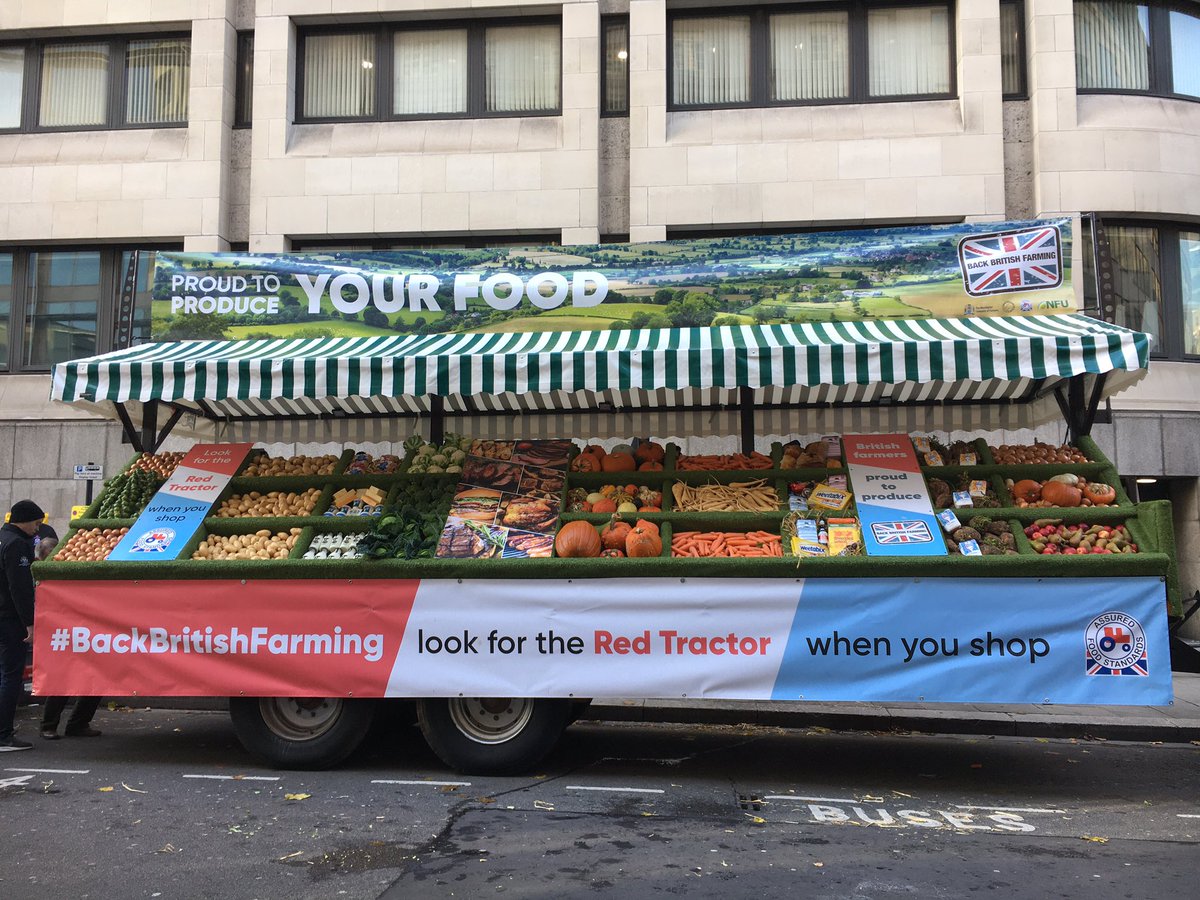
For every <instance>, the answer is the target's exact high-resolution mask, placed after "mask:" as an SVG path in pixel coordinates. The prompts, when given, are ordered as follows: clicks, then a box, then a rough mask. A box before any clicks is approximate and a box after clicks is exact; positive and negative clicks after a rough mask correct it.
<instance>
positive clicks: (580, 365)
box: [52, 314, 1150, 440]
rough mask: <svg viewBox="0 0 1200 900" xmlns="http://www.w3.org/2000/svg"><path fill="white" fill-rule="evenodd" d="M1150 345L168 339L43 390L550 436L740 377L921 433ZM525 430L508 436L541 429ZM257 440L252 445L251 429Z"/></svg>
mask: <svg viewBox="0 0 1200 900" xmlns="http://www.w3.org/2000/svg"><path fill="white" fill-rule="evenodd" d="M1149 346H1150V338H1149V336H1148V335H1145V334H1141V333H1138V332H1133V331H1129V330H1127V329H1124V328H1120V327H1118V326H1115V325H1109V324H1106V323H1104V322H1100V321H1097V320H1095V319H1091V318H1088V317H1086V316H1082V315H1074V314H1072V315H1051V316H1013V317H991V318H963V319H921V320H896V319H877V320H868V321H861V322H833V323H820V324H796V325H746V326H728V327H716V328H672V329H643V330H625V331H582V332H536V333H517V334H441V335H408V336H395V337H392V336H381V337H364V338H318V339H303V340H300V339H290V340H284V339H280V340H255V341H182V342H175V343H157V344H147V345H142V346H139V347H133V348H130V349H127V350H120V351H116V352H114V353H108V354H105V355H102V356H95V357H89V358H87V359H80V360H75V361H73V362H69V363H63V364H60V365H58V366H56V367H55V370H54V385H53V394H52V396H53V398H54V399H56V400H61V401H64V402H67V403H72V404H76V405H80V406H83V407H86V408H91V409H94V410H96V411H99V412H101V413H102V414H107V415H110V416H112V415H115V404H128V406H129V408H131V409H136V406H135V404H138V403H145V402H147V401H151V400H158V401H165V402H167V403H169V404H171V405H173V406H175V407H176V408H182V409H184V410H186V411H188V412H193V413H195V414H196V415H197V416H198V417H199V418H202V419H207V420H209V421H210V422H215V423H220V424H223V425H225V426H233V425H239V426H241V425H244V424H245V423H250V422H255V423H259V424H261V423H263V422H268V421H274V422H276V423H278V422H282V421H288V422H291V423H295V422H297V421H300V420H307V421H308V422H309V423H310V425H311V424H312V423H321V422H328V420H330V419H343V420H345V419H354V420H369V419H372V418H378V419H386V418H388V417H394V416H396V415H418V416H419V415H422V414H425V413H428V412H430V411H431V409H432V405H433V404H432V401H431V398H432V397H439V398H441V401H442V403H443V406H444V410H445V412H446V413H448V414H453V415H460V416H473V415H483V414H488V413H491V414H496V413H500V414H503V413H512V414H514V415H516V416H521V418H522V419H526V420H528V419H530V418H532V417H529V416H524V415H522V414H523V413H530V412H551V411H553V412H558V413H562V414H564V415H568V416H569V418H568V419H560V420H559V424H557V425H553V426H549V428H550V430H554V431H556V432H559V433H562V430H563V429H565V428H586V427H587V425H588V423H587V422H586V421H584V420H580V419H579V418H578V417H579V416H580V415H586V414H587V413H589V412H591V411H596V410H604V413H603V416H604V417H607V418H609V419H611V418H612V416H611V410H620V411H624V412H626V413H628V414H630V415H633V414H642V413H653V414H656V415H659V416H660V417H661V415H662V414H663V413H664V412H666V411H669V412H671V414H673V415H676V416H678V415H681V414H693V413H692V412H690V411H699V410H702V409H703V410H708V411H711V410H712V409H714V408H718V407H722V406H728V405H733V404H736V403H737V402H738V396H739V389H741V388H749V389H751V390H752V391H753V392H754V401H755V404H756V405H757V406H759V407H762V408H763V409H764V410H794V409H796V408H797V407H800V408H810V409H813V408H815V409H819V410H824V411H826V412H828V411H829V410H831V409H834V410H841V411H842V413H845V412H846V411H847V410H850V409H856V410H860V411H861V410H862V409H864V408H865V409H871V410H875V412H874V413H868V414H864V415H875V416H878V415H879V412H878V411H879V410H880V409H883V408H888V409H892V410H895V409H900V408H904V409H909V410H910V412H909V413H906V414H901V415H900V417H899V418H897V413H895V412H890V413H889V414H888V416H889V417H890V418H889V421H890V422H891V423H892V424H893V425H895V426H903V425H905V424H906V423H908V425H909V426H910V427H922V426H923V425H924V426H925V427H934V426H928V425H925V423H926V421H927V419H925V418H920V421H917V420H915V419H914V418H913V416H914V415H917V416H918V418H919V416H920V415H924V414H915V413H912V412H911V408H914V407H924V408H927V409H928V408H941V409H945V408H947V407H948V406H953V407H954V408H956V409H958V408H960V407H963V406H971V405H991V406H993V407H994V406H996V405H1000V406H1003V407H1004V408H1006V409H1009V412H1007V413H1005V414H1003V415H1001V416H1000V417H999V418H996V421H995V426H994V427H1027V426H1028V425H1031V424H1035V422H1034V421H1033V420H1035V419H1038V418H1041V419H1045V418H1049V417H1052V416H1053V415H1055V414H1056V412H1055V410H1054V408H1052V407H1053V404H1052V403H1050V402H1049V401H1047V402H1046V403H1045V404H1043V405H1045V406H1046V407H1047V409H1046V410H1044V411H1043V412H1041V413H1037V414H1033V415H1030V414H1029V409H1028V408H1027V409H1026V411H1025V413H1013V412H1012V410H1011V409H1010V408H1012V407H1015V406H1018V405H1021V404H1027V405H1028V404H1031V403H1034V402H1036V401H1038V400H1039V399H1043V400H1044V399H1045V398H1046V397H1047V395H1048V393H1049V388H1050V387H1052V386H1053V385H1054V384H1055V383H1057V382H1058V381H1060V380H1061V379H1064V378H1070V377H1072V376H1076V375H1090V376H1096V375H1099V374H1102V373H1111V374H1110V375H1109V377H1108V378H1107V380H1106V383H1105V394H1106V395H1107V394H1111V393H1114V392H1116V391H1117V390H1120V389H1121V388H1123V387H1126V386H1128V385H1129V384H1131V383H1133V382H1134V381H1136V380H1137V379H1138V378H1140V377H1141V375H1142V370H1143V369H1144V368H1145V366H1146V362H1147V359H1148V356H1149ZM955 415H959V416H960V417H961V416H962V415H963V412H962V410H961V409H959V412H957V413H955ZM980 415H982V416H983V417H984V418H987V416H986V414H984V413H982V412H981V413H978V414H975V413H971V414H969V415H968V416H967V419H966V420H964V421H963V425H964V427H986V423H985V422H979V421H977V419H978V417H979V416H980ZM588 418H589V419H591V417H590V416H589V417H588ZM597 418H599V417H597ZM870 424H871V423H870V422H863V421H859V422H858V425H857V427H863V426H866V425H870ZM877 424H883V425H885V426H886V425H887V422H882V421H880V422H878V423H877ZM529 425H530V423H529V421H525V422H524V423H523V424H522V426H521V427H519V428H517V430H518V431H519V432H520V433H521V434H523V435H527V436H537V434H536V433H535V431H542V432H545V431H546V430H547V429H546V428H541V429H536V430H535V429H531V428H530V427H529ZM628 425H629V423H624V424H622V425H621V426H619V427H620V433H621V434H633V433H639V432H637V431H635V430H634V429H633V428H631V427H627V426H628ZM679 427H681V428H682V427H684V426H682V425H681V426H679ZM689 427H690V426H689ZM825 427H831V426H829V425H826V426H825ZM455 429H456V430H466V429H463V428H460V427H459V426H458V424H457V423H456V425H455ZM493 430H494V429H493ZM652 430H653V431H654V432H655V433H662V430H661V429H660V428H654V429H652ZM785 430H786V429H785ZM241 433H242V434H245V433H246V432H245V429H243V431H242V432H241ZM320 433H322V432H321V431H320V429H317V430H312V431H311V434H313V435H314V436H313V437H311V438H308V439H312V440H317V439H320V438H319V437H318V436H317V435H319V434H320ZM360 433H361V429H360ZM575 433H576V434H580V433H583V432H582V431H577V432H575ZM254 434H255V436H256V438H257V439H264V437H263V435H264V432H263V431H262V429H261V428H260V429H259V430H258V431H257V432H254ZM271 434H272V437H271V438H270V439H274V440H303V439H305V438H303V437H298V436H296V434H295V429H294V428H293V429H292V432H291V433H290V434H291V436H285V435H284V434H283V432H281V431H278V430H276V431H275V432H272V433H271ZM594 434H596V435H597V436H600V434H601V432H594ZM228 436H229V437H230V438H231V437H232V436H234V433H233V432H229V433H228ZM497 436H500V435H497Z"/></svg>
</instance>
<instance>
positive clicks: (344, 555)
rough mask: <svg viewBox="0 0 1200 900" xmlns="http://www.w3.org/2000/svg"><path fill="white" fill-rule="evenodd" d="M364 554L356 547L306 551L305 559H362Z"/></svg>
mask: <svg viewBox="0 0 1200 900" xmlns="http://www.w3.org/2000/svg"><path fill="white" fill-rule="evenodd" d="M361 557H362V554H361V553H359V552H358V550H356V549H355V548H354V547H350V548H348V549H346V550H313V549H311V548H309V549H308V550H305V551H304V556H303V557H302V558H303V559H360V558H361Z"/></svg>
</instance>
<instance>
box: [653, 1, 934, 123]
mask: <svg viewBox="0 0 1200 900" xmlns="http://www.w3.org/2000/svg"><path fill="white" fill-rule="evenodd" d="M669 30H670V37H669V49H670V54H671V60H670V64H669V69H670V76H671V85H670V90H669V98H670V106H671V108H672V109H713V108H721V107H739V106H740V107H756V106H789V105H800V104H814V103H847V102H850V103H861V102H868V101H874V100H900V99H903V100H912V99H929V98H940V97H950V96H953V92H954V76H953V72H952V69H951V65H950V62H951V54H950V48H951V46H953V33H952V16H951V15H950V4H948V3H903V4H899V5H897V4H884V3H867V2H861V0H857V2H849V3H845V2H843V3H841V4H829V5H828V6H823V7H821V8H818V9H796V8H794V7H789V8H781V7H760V8H754V9H750V10H745V11H743V10H740V9H739V10H738V12H736V13H728V14H727V13H723V12H721V13H718V12H716V11H714V10H709V11H704V12H695V13H693V12H690V11H689V12H681V13H678V14H675V15H672V16H671V17H670V22H669Z"/></svg>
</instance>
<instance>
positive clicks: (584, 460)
mask: <svg viewBox="0 0 1200 900" xmlns="http://www.w3.org/2000/svg"><path fill="white" fill-rule="evenodd" d="M571 471H572V472H599V471H600V459H599V458H598V457H597V456H594V455H593V454H591V453H580V454H579V455H578V456H576V457H575V458H574V459H573V460H571Z"/></svg>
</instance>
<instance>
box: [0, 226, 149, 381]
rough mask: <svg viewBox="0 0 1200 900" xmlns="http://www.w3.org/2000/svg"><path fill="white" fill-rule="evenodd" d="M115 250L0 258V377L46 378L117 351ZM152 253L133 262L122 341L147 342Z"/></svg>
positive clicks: (121, 274)
mask: <svg viewBox="0 0 1200 900" xmlns="http://www.w3.org/2000/svg"><path fill="white" fill-rule="evenodd" d="M132 254H133V251H132V250H131V249H129V248H121V247H103V248H96V247H67V248H44V247H31V248H15V249H4V250H0V370H4V371H8V372H45V371H47V370H48V369H50V368H51V367H52V366H54V365H55V364H56V363H60V362H66V361H67V360H71V359H78V358H80V357H83V356H91V355H93V354H96V353H106V352H108V351H109V350H113V349H116V338H115V335H116V333H117V328H116V325H117V322H118V317H119V315H120V308H121V296H122V291H123V290H124V284H125V275H126V272H127V271H128V268H129V262H130V259H131V258H132ZM153 272H154V249H153V248H151V249H145V250H142V251H141V252H140V253H139V254H138V271H137V279H136V286H135V287H134V291H133V296H132V303H131V305H130V307H129V308H130V313H129V315H130V317H131V319H130V326H131V327H130V328H129V329H128V332H129V341H130V343H132V344H137V343H143V342H145V341H147V340H149V339H150V290H151V286H152V285H151V282H152V278H153Z"/></svg>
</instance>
